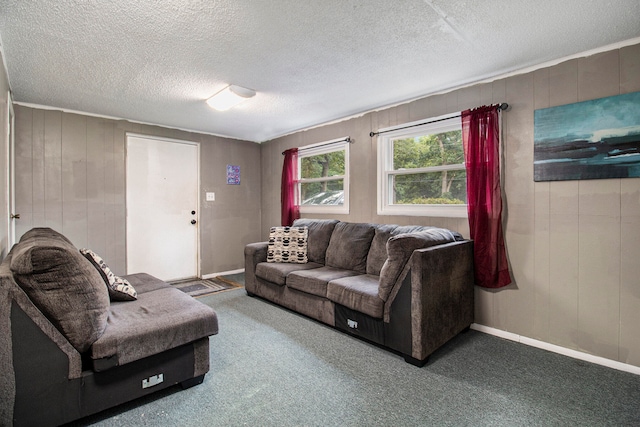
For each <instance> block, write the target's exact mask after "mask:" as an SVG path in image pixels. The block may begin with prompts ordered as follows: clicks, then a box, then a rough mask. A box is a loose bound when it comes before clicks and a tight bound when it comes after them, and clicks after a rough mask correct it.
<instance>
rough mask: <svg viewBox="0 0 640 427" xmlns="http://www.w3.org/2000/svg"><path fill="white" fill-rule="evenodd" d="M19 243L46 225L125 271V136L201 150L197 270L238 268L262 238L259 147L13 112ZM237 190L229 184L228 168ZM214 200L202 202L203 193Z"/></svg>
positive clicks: (48, 113)
mask: <svg viewBox="0 0 640 427" xmlns="http://www.w3.org/2000/svg"><path fill="white" fill-rule="evenodd" d="M15 110H16V153H15V165H16V179H15V184H16V211H17V212H19V213H20V215H21V218H20V220H18V221H17V223H16V224H17V226H16V237H17V238H18V239H19V238H20V236H21V235H22V234H23V233H24V232H25V231H27V230H29V229H30V228H32V227H37V226H46V227H51V228H53V229H56V230H58V231H60V232H62V233H63V234H64V235H66V236H67V237H68V238H69V239H71V241H72V242H73V243H74V244H75V245H76V246H78V247H87V248H91V249H93V250H94V251H96V252H97V253H98V254H100V255H101V256H102V257H103V258H104V259H105V261H106V262H107V264H109V266H110V267H112V269H113V270H114V271H115V272H116V274H124V273H125V271H126V266H125V262H126V253H125V250H126V244H125V236H126V233H125V226H126V206H125V179H126V177H125V145H126V133H127V132H133V133H138V134H145V135H151V136H157V137H165V138H174V139H181V140H187V141H193V142H197V143H199V144H200V190H201V194H200V217H199V227H200V260H201V264H200V267H201V268H200V270H201V273H202V274H203V275H207V274H213V273H217V272H223V271H230V270H236V269H240V268H243V266H244V260H243V255H242V254H243V249H244V245H246V244H247V243H250V242H253V241H257V240H258V239H259V237H260V201H261V199H260V146H259V145H258V144H255V143H252V142H247V141H238V140H231V139H227V138H220V137H215V136H210V135H203V134H197V133H190V132H184V131H179V130H173V129H167V128H162V127H158V126H148V125H141V124H135V123H131V122H127V121H124V120H110V119H104V118H97V117H91V116H85V115H81V114H72V113H65V112H61V111H56V110H45V109H38V108H31V107H25V106H16V109H15ZM227 164H233V165H239V166H240V168H241V180H242V181H241V185H233V186H231V185H226V165H227ZM207 191H213V192H215V193H216V201H215V202H206V201H205V197H204V193H205V192H207Z"/></svg>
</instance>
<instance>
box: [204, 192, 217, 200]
mask: <svg viewBox="0 0 640 427" xmlns="http://www.w3.org/2000/svg"><path fill="white" fill-rule="evenodd" d="M206 200H207V202H213V201H214V200H216V193H209V192H207V195H206Z"/></svg>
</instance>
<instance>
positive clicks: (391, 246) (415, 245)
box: [378, 227, 459, 301]
mask: <svg viewBox="0 0 640 427" xmlns="http://www.w3.org/2000/svg"><path fill="white" fill-rule="evenodd" d="M457 236H459V234H458V233H455V232H452V231H451V230H447V229H445V228H435V227H433V228H428V229H426V230H422V231H417V232H415V233H405V234H398V235H395V236H392V237H390V238H389V240H388V241H387V254H388V258H387V260H386V261H385V262H384V265H383V266H382V269H381V270H380V285H379V286H378V296H379V297H380V298H381V299H382V300H384V301H386V300H387V298H388V297H389V294H390V293H391V290H392V289H393V286H394V285H395V283H396V281H397V280H398V278H399V277H400V274H401V273H402V270H404V267H405V265H406V264H407V262H408V261H409V258H411V255H412V254H413V251H415V250H416V249H421V248H428V247H431V246H436V245H441V244H443V243H449V242H454V241H456V240H457Z"/></svg>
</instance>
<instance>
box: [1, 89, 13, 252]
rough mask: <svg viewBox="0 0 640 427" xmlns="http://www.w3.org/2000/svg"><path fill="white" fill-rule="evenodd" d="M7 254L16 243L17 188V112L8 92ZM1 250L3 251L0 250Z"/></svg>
mask: <svg viewBox="0 0 640 427" xmlns="http://www.w3.org/2000/svg"><path fill="white" fill-rule="evenodd" d="M5 155H6V167H7V176H6V179H7V189H6V191H7V195H6V196H7V210H8V212H6V215H7V216H6V220H7V245H8V247H7V252H8V251H9V249H11V247H12V246H13V244H14V243H15V242H16V218H15V217H13V215H14V214H15V213H16V211H15V208H16V187H15V111H14V110H13V101H12V96H11V91H10V90H9V91H7V152H6V153H5ZM0 250H1V249H0Z"/></svg>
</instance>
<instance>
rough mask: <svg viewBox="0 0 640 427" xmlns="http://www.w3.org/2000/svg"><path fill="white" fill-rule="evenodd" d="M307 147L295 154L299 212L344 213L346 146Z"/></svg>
mask: <svg viewBox="0 0 640 427" xmlns="http://www.w3.org/2000/svg"><path fill="white" fill-rule="evenodd" d="M322 145H323V146H321V147H315V148H314V147H310V148H307V149H303V150H301V151H302V152H301V153H299V156H298V159H299V162H300V164H299V167H298V171H299V175H300V181H299V191H300V200H301V203H300V209H301V211H302V212H320V213H321V212H336V213H344V210H345V209H347V212H348V196H347V195H348V143H347V142H343V143H335V144H329V146H324V145H325V144H322Z"/></svg>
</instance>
